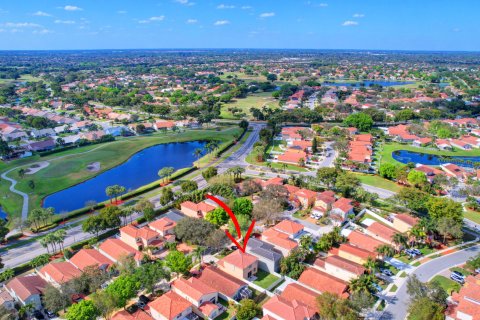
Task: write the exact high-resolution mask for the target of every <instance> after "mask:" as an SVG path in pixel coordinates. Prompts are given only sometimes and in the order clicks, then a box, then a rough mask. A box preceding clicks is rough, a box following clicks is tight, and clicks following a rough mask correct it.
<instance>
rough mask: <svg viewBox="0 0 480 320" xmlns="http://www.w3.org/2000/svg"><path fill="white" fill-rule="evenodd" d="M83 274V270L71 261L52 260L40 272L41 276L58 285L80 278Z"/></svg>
mask: <svg viewBox="0 0 480 320" xmlns="http://www.w3.org/2000/svg"><path fill="white" fill-rule="evenodd" d="M81 274H82V271H80V269H78V268H77V267H75V266H74V265H73V264H72V263H71V262H69V261H62V262H50V263H49V264H47V265H45V266H44V267H43V268H41V269H40V271H39V272H38V275H39V276H40V277H42V278H43V279H45V281H47V282H50V283H51V284H53V285H54V286H56V287H60V286H61V285H62V284H65V283H67V282H69V281H71V280H73V279H75V278H78V277H79V276H80V275H81Z"/></svg>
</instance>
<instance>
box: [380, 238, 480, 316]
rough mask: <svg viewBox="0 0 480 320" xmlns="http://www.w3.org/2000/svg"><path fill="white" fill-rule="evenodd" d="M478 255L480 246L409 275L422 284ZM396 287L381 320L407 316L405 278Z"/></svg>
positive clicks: (407, 298)
mask: <svg viewBox="0 0 480 320" xmlns="http://www.w3.org/2000/svg"><path fill="white" fill-rule="evenodd" d="M479 253H480V245H475V246H473V247H470V248H466V249H463V250H460V251H457V252H454V253H451V254H448V255H446V256H443V257H439V258H435V259H433V260H430V261H428V262H426V263H424V264H422V265H421V266H419V267H418V268H416V269H415V270H413V271H412V272H411V273H410V274H415V275H416V276H417V277H418V279H419V280H420V281H422V282H427V281H429V280H430V279H431V278H433V277H434V276H435V275H437V274H439V273H441V272H442V271H444V270H446V269H448V268H451V267H453V266H456V265H459V264H463V263H465V262H466V261H467V260H468V259H470V258H471V257H474V256H476V255H477V254H479ZM404 279H405V280H404V281H403V283H402V284H401V285H400V286H398V289H397V291H396V292H395V294H393V295H392V296H387V297H386V299H387V302H388V304H387V306H386V308H385V311H384V313H383V315H382V317H381V319H382V320H404V319H405V318H406V316H407V309H408V304H409V297H408V294H407V278H404Z"/></svg>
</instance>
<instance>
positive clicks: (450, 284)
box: [431, 275, 461, 294]
mask: <svg viewBox="0 0 480 320" xmlns="http://www.w3.org/2000/svg"><path fill="white" fill-rule="evenodd" d="M431 282H437V283H438V284H440V286H441V287H442V288H443V289H444V290H445V291H446V292H447V293H448V294H452V291H456V292H458V291H459V290H460V288H461V285H460V284H459V283H457V282H455V281H453V280H450V279H448V278H446V277H444V276H440V275H436V276H435V277H433V279H432V281H431Z"/></svg>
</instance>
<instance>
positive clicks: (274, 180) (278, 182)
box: [254, 177, 283, 189]
mask: <svg viewBox="0 0 480 320" xmlns="http://www.w3.org/2000/svg"><path fill="white" fill-rule="evenodd" d="M254 181H255V182H257V183H258V184H260V185H261V186H262V189H266V188H267V187H268V186H270V185H275V186H283V178H280V177H275V178H271V179H268V180H266V181H265V180H262V179H255V180H254Z"/></svg>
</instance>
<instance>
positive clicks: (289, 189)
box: [284, 184, 300, 195]
mask: <svg viewBox="0 0 480 320" xmlns="http://www.w3.org/2000/svg"><path fill="white" fill-rule="evenodd" d="M284 187H285V189H287V192H288V194H290V195H292V194H295V192H297V191H298V190H300V188H299V187H295V186H292V185H291V184H285V185H284Z"/></svg>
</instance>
